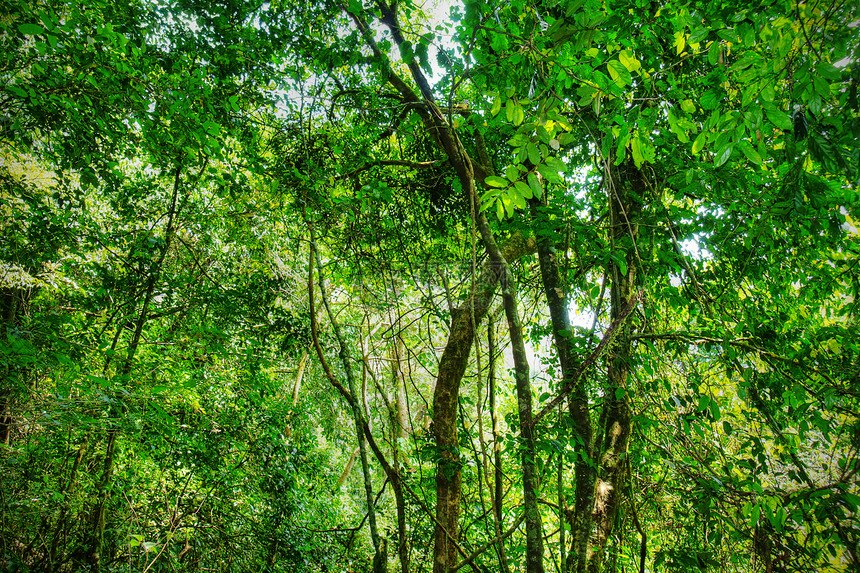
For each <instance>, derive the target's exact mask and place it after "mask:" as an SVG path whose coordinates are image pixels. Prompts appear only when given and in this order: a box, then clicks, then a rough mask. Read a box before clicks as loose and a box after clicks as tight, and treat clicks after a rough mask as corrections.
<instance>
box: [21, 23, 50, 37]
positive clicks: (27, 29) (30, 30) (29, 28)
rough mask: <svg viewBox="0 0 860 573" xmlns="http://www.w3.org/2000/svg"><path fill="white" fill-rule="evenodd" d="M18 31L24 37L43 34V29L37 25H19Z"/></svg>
mask: <svg viewBox="0 0 860 573" xmlns="http://www.w3.org/2000/svg"><path fill="white" fill-rule="evenodd" d="M18 30H19V31H20V32H21V33H22V34H25V35H28V36H37V35H39V34H44V33H45V29H44V28H43V27H41V26H39V25H38V24H19V25H18Z"/></svg>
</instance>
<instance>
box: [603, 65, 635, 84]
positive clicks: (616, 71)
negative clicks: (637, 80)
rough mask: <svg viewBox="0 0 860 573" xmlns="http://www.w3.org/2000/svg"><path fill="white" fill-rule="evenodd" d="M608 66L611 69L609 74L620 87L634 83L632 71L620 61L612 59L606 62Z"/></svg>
mask: <svg viewBox="0 0 860 573" xmlns="http://www.w3.org/2000/svg"><path fill="white" fill-rule="evenodd" d="M606 67H607V69H608V70H609V76H610V77H611V78H612V80H613V81H614V82H615V85H617V86H618V87H620V88H623V87H624V86H627V85H630V84H631V83H633V76H631V75H630V71H629V70H628V69H627V68H626V67H625V66H624V64H622V63H621V62H620V61H618V60H610V61H609V63H608V64H606Z"/></svg>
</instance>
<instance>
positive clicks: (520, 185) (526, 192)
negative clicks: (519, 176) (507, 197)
mask: <svg viewBox="0 0 860 573" xmlns="http://www.w3.org/2000/svg"><path fill="white" fill-rule="evenodd" d="M514 188H515V189H516V190H517V193H519V194H520V195H522V196H523V197H525V198H526V199H531V198H532V197H534V192H532V188H531V187H529V186H528V184H526V182H525V181H517V182H516V183H514Z"/></svg>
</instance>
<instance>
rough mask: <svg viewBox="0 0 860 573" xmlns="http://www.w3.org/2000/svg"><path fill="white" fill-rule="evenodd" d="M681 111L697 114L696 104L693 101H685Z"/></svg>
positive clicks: (682, 103)
mask: <svg viewBox="0 0 860 573" xmlns="http://www.w3.org/2000/svg"><path fill="white" fill-rule="evenodd" d="M681 109H682V110H683V111H685V112H686V113H696V104H694V103H693V100H691V99H685V100H684V101H682V102H681Z"/></svg>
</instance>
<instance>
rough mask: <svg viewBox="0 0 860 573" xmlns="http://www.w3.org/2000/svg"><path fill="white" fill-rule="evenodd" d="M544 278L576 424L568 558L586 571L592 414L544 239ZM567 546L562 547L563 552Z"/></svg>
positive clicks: (570, 566) (551, 251)
mask: <svg viewBox="0 0 860 573" xmlns="http://www.w3.org/2000/svg"><path fill="white" fill-rule="evenodd" d="M538 258H539V262H540V270H541V279H542V282H543V288H544V295H545V296H546V300H547V306H548V307H549V313H550V319H551V321H552V329H553V340H554V342H555V348H556V353H557V354H558V361H559V365H560V366H561V373H562V382H561V387H562V391H563V392H564V391H567V392H569V394H570V400H569V401H568V412H569V414H570V419H571V421H572V423H573V428H572V429H573V437H574V440H575V446H574V452H575V454H576V461H575V462H574V465H573V469H574V482H575V488H574V491H575V494H574V496H575V497H574V504H573V512H572V513H568V514H567V516H568V521H569V526H570V528H571V537H572V547H571V551H570V556H569V557H568V558H566V559H565V562H566V566H567V571H570V572H573V571H575V572H576V573H583V572H584V571H585V566H586V555H587V552H588V539H589V536H590V533H591V508H592V505H593V494H594V479H595V477H596V471H595V469H594V462H593V460H592V457H593V443H592V442H593V431H592V425H591V415H590V413H589V410H588V394H587V392H586V386H585V381H586V378H585V377H584V376H581V375H579V374H578V372H579V367H580V361H579V360H577V358H576V356H575V355H574V353H573V350H572V348H571V344H570V317H569V315H568V308H567V301H566V293H565V286H564V283H563V282H562V280H561V273H560V272H559V266H558V258H557V256H556V252H555V245H553V244H552V241H550V240H549V239H546V238H544V239H543V240H541V241H539V243H538ZM564 550H566V549H562V551H564Z"/></svg>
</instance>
